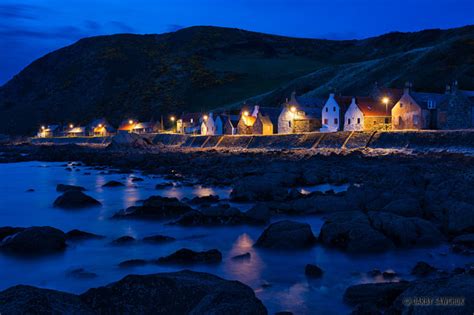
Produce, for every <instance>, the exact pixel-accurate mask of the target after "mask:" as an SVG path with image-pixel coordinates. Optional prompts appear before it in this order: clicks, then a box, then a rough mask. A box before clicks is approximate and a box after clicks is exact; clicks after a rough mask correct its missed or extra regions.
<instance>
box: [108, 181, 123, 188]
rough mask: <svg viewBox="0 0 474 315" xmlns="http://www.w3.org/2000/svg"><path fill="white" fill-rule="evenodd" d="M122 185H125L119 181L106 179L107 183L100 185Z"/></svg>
mask: <svg viewBox="0 0 474 315" xmlns="http://www.w3.org/2000/svg"><path fill="white" fill-rule="evenodd" d="M122 186H125V185H124V184H122V183H121V182H118V181H116V180H111V181H108V182H107V183H105V184H104V185H102V187H122Z"/></svg>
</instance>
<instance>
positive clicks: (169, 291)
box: [0, 270, 267, 315]
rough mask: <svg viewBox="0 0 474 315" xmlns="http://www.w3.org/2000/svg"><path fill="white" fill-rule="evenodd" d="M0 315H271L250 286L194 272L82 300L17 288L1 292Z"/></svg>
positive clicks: (143, 279) (113, 287) (137, 280)
mask: <svg viewBox="0 0 474 315" xmlns="http://www.w3.org/2000/svg"><path fill="white" fill-rule="evenodd" d="M0 312H1V313H2V314H86V315H90V314H255V315H264V314H267V310H266V309H265V306H263V304H262V302H261V301H260V300H258V299H257V298H256V297H255V293H254V292H253V290H252V289H251V288H249V287H248V286H246V285H244V284H242V283H240V282H238V281H228V280H224V279H222V278H219V277H217V276H214V275H211V274H207V273H202V272H193V271H188V270H184V271H179V272H172V273H158V274H152V275H129V276H126V277H125V278H123V279H122V280H119V281H117V282H114V283H111V284H109V285H107V286H104V287H99V288H94V289H90V290H88V291H87V292H85V293H83V294H81V295H74V294H69V293H64V292H60V291H54V290H48V289H39V288H35V287H30V286H23V285H21V286H15V287H11V288H9V289H7V290H4V291H2V292H0Z"/></svg>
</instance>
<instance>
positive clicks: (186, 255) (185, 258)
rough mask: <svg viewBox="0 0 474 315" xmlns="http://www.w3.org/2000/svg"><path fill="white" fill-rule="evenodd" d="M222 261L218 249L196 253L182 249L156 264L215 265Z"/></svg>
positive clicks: (161, 258) (162, 258)
mask: <svg viewBox="0 0 474 315" xmlns="http://www.w3.org/2000/svg"><path fill="white" fill-rule="evenodd" d="M221 261H222V254H221V252H220V251H218V250H217V249H211V250H208V251H202V252H195V251H193V250H190V249H187V248H182V249H180V250H178V251H176V252H174V253H173V254H171V255H169V256H165V257H160V258H158V260H157V261H156V262H157V263H158V264H196V263H205V264H215V263H219V262H221Z"/></svg>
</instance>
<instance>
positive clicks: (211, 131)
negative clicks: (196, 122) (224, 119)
mask: <svg viewBox="0 0 474 315" xmlns="http://www.w3.org/2000/svg"><path fill="white" fill-rule="evenodd" d="M215 134H216V125H215V123H214V118H213V117H212V113H210V114H209V115H204V116H203V117H202V122H201V135H206V136H213V135H215Z"/></svg>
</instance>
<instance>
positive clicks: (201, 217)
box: [173, 205, 253, 226]
mask: <svg viewBox="0 0 474 315" xmlns="http://www.w3.org/2000/svg"><path fill="white" fill-rule="evenodd" d="M173 223H174V224H180V225H184V226H195V225H198V226H199V225H209V226H214V225H239V224H247V223H253V220H249V219H248V217H247V216H245V215H244V214H243V213H242V212H240V210H239V209H237V208H233V207H230V206H229V205H217V206H214V207H208V208H202V209H201V211H198V210H193V211H189V212H186V213H185V214H183V215H182V216H181V217H180V218H178V220H176V221H175V222H173Z"/></svg>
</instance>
